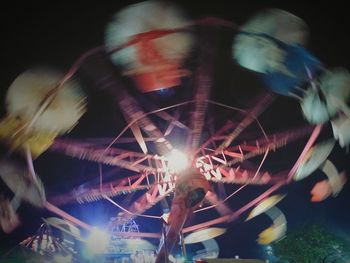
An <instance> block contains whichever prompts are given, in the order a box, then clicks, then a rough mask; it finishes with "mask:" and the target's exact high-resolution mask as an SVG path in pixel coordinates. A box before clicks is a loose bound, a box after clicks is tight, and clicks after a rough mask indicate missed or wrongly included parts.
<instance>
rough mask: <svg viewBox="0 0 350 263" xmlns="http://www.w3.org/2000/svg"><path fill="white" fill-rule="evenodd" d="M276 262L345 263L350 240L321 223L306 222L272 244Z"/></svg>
mask: <svg viewBox="0 0 350 263" xmlns="http://www.w3.org/2000/svg"><path fill="white" fill-rule="evenodd" d="M273 250H274V254H275V256H276V257H277V258H278V261H277V262H289V263H343V262H344V263H347V262H350V242H349V241H348V240H346V239H345V238H342V237H339V236H337V235H335V234H334V233H333V232H331V231H329V230H327V229H326V228H324V227H322V226H321V225H317V224H306V225H303V226H302V227H300V228H299V229H296V230H294V231H292V232H290V233H288V235H287V236H286V237H285V238H284V239H282V240H280V241H279V242H276V243H275V244H274V245H273Z"/></svg>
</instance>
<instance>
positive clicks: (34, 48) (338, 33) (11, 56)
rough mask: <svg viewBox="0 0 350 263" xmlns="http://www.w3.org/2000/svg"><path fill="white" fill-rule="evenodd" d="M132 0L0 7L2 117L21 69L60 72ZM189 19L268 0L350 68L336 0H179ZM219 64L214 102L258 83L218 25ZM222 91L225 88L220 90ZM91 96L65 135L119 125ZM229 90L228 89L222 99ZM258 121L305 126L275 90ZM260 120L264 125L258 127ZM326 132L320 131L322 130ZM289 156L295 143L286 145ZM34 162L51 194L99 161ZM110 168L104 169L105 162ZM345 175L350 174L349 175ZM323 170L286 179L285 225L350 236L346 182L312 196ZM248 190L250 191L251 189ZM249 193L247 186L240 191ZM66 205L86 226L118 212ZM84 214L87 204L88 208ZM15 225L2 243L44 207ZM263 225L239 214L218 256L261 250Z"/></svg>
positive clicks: (34, 222) (273, 126)
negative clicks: (315, 225)
mask: <svg viewBox="0 0 350 263" xmlns="http://www.w3.org/2000/svg"><path fill="white" fill-rule="evenodd" d="M136 2H137V1H103V2H99V3H97V2H95V3H85V2H83V1H74V2H68V1H63V2H60V3H49V2H46V3H39V2H36V1H33V2H31V3H22V2H20V1H17V2H16V1H13V2H11V3H10V4H8V5H6V6H2V7H1V11H0V13H1V15H0V19H1V23H0V24H1V43H2V49H1V57H0V58H1V74H0V97H1V105H2V106H1V116H3V115H4V114H5V109H4V96H5V94H6V90H7V88H8V87H9V85H10V84H11V82H12V81H13V80H14V79H15V77H16V76H17V75H18V74H20V73H21V72H23V71H25V70H27V69H29V68H33V67H36V66H41V65H48V66H53V67H54V68H58V69H61V70H63V71H65V70H68V68H69V67H70V66H71V65H72V64H73V62H74V61H75V60H76V59H77V58H78V57H79V56H80V55H81V54H82V53H83V52H85V51H87V50H88V49H91V48H93V47H95V46H99V45H101V44H103V39H104V29H105V26H106V24H107V23H108V21H110V18H111V16H112V15H113V13H115V12H116V11H118V10H119V9H120V8H121V7H123V6H126V5H128V4H130V3H136ZM177 3H178V4H179V5H181V6H183V7H184V8H185V10H186V11H187V12H188V14H189V15H190V16H191V17H194V18H200V17H203V16H208V15H210V16H218V17H221V18H224V19H228V20H230V21H233V22H235V23H237V24H238V25H240V24H242V23H244V22H245V21H246V20H247V19H248V18H249V17H250V16H252V15H253V14H254V13H255V12H256V11H258V10H261V9H262V8H267V7H277V8H282V9H285V10H287V11H289V12H291V13H293V14H295V15H297V16H299V17H300V18H302V19H304V20H305V22H306V23H307V24H308V25H309V29H310V36H309V43H308V45H307V48H308V49H309V50H310V51H311V52H312V53H313V54H314V55H315V56H316V57H318V58H319V59H320V60H321V61H322V62H323V63H324V64H325V65H326V67H329V68H332V67H337V66H342V67H345V68H347V69H349V68H350V64H349V63H350V62H349V58H350V56H349V55H350V51H349V47H350V39H349V36H348V35H349V22H348V9H347V8H345V4H340V1H339V2H336V1H331V2H329V1H328V2H326V3H315V4H311V3H308V4H301V3H295V2H292V1H288V2H282V1H278V2H273V1H255V2H254V1H241V2H238V1H200V2H199V1H177ZM218 31H219V33H220V34H219V35H220V36H221V37H220V41H221V43H220V52H218V57H219V61H220V62H219V63H218V65H217V67H216V72H215V92H213V96H214V98H215V99H216V100H219V101H222V102H225V103H228V104H231V105H235V106H242V107H244V106H247V105H249V103H248V101H249V99H250V98H252V97H254V95H255V93H257V92H258V91H260V90H261V89H264V88H265V87H263V86H262V85H261V84H260V83H259V80H258V78H257V75H256V74H254V73H251V72H249V71H247V70H244V69H242V68H240V67H239V66H237V65H235V64H234V62H232V59H231V55H230V52H231V51H230V47H231V41H232V37H233V36H234V32H232V31H228V30H225V29H220V30H218ZM228 88H229V90H227V89H228ZM92 95H94V96H93V97H92V98H89V110H88V112H87V114H86V115H85V116H84V117H83V118H82V120H81V123H80V124H79V125H78V126H77V127H76V128H75V129H74V130H73V131H72V133H71V134H70V135H69V136H71V137H77V138H84V137H104V136H112V135H115V134H116V132H115V130H116V129H119V128H120V126H122V125H121V124H115V123H116V122H117V121H118V118H119V115H118V113H117V109H116V108H115V105H114V104H113V101H112V100H108V98H106V96H104V95H103V94H99V93H92ZM228 95H229V96H228ZM262 118H263V119H264V120H265V123H264V124H265V125H266V126H267V129H268V130H269V131H273V130H277V129H279V128H281V129H283V128H288V127H297V126H298V125H301V124H305V122H304V121H303V118H302V116H301V113H300V109H299V106H298V104H297V103H296V101H294V100H292V99H290V98H284V97H278V98H277V99H276V101H275V102H274V104H273V105H272V107H271V108H269V110H268V111H267V112H266V113H265V115H264V116H262ZM264 127H265V126H264ZM325 136H326V135H325ZM289 151H290V154H293V147H290V148H289ZM332 158H334V159H335V160H337V162H339V163H341V166H342V167H343V168H346V169H348V168H349V164H350V161H349V155H347V156H346V155H345V154H344V151H342V150H340V149H338V150H337V152H336V153H334V155H333V156H332ZM35 166H36V169H37V171H38V173H39V175H40V176H41V178H42V180H43V181H44V183H45V186H46V190H47V193H48V196H50V194H52V193H61V192H66V191H69V190H71V188H72V186H76V185H77V184H79V183H83V182H84V180H85V178H87V179H89V180H91V179H93V178H94V177H95V176H96V174H97V166H96V165H95V164H90V163H87V162H79V161H77V160H72V159H69V158H65V157H63V156H61V155H59V154H52V153H45V154H43V155H42V156H41V157H39V158H38V159H37V160H36V162H35ZM106 169H107V168H106ZM348 174H349V173H348ZM321 177H322V175H319V174H315V175H313V176H312V178H309V179H306V180H304V181H302V182H298V183H295V184H292V185H291V186H289V187H287V188H286V189H283V191H284V192H288V196H287V198H285V199H284V200H283V201H282V202H281V203H280V204H279V207H280V208H281V210H283V212H284V213H285V215H286V217H287V220H288V227H289V230H290V229H293V228H294V227H295V226H297V225H299V224H301V223H303V222H305V221H317V222H323V223H324V224H326V225H327V226H329V227H330V228H331V229H332V230H334V231H336V232H338V233H343V234H345V235H350V226H349V222H350V212H349V208H350V205H349V197H350V191H349V183H347V184H346V187H345V189H344V190H343V191H342V192H341V193H340V195H339V196H338V197H336V198H329V199H327V200H325V201H324V202H322V203H311V202H310V201H309V198H310V196H309V191H310V189H311V188H312V185H313V184H314V183H315V182H316V181H317V180H319V178H321ZM253 190H254V189H253ZM245 194H246V195H247V196H249V195H250V194H251V192H249V191H247V192H246V193H245ZM65 209H66V210H67V211H69V212H70V213H72V214H73V215H75V216H77V217H78V218H81V219H82V220H84V221H86V222H88V223H91V224H99V223H100V224H102V223H104V222H106V220H107V221H108V218H109V217H110V216H113V215H114V213H115V211H114V210H115V209H114V208H113V207H111V206H109V205H106V204H105V203H104V204H101V202H99V203H93V204H88V205H84V206H72V207H65ZM91 211H94V212H93V213H91ZM19 213H20V216H21V219H22V225H21V227H19V228H18V229H17V230H16V231H14V233H12V234H10V235H5V234H3V233H0V247H1V248H5V247H11V246H14V245H15V244H17V243H18V242H19V241H21V240H23V239H24V238H25V237H27V236H28V235H30V234H32V233H33V232H35V230H36V229H37V228H38V226H39V225H40V223H41V219H40V217H42V216H48V215H50V214H49V213H47V212H45V211H41V210H38V209H35V208H33V207H31V206H30V205H25V204H24V205H22V206H21V208H20V210H19ZM138 223H139V225H140V227H141V230H143V231H157V225H156V223H154V224H155V226H154V227H153V226H152V224H153V223H151V224H148V223H147V225H146V224H143V220H142V219H139V221H138ZM268 226H269V221H268V219H266V218H263V217H260V218H257V219H254V220H252V221H251V222H248V223H243V220H240V219H239V220H237V221H235V222H234V223H232V224H230V225H228V226H226V227H228V233H227V234H225V235H224V236H221V237H219V238H217V240H218V242H219V244H220V248H221V256H222V257H233V256H234V255H240V256H241V257H262V249H263V248H262V247H261V246H258V245H257V244H256V242H255V239H256V238H257V234H258V233H259V232H261V231H262V230H263V229H265V228H266V227H268Z"/></svg>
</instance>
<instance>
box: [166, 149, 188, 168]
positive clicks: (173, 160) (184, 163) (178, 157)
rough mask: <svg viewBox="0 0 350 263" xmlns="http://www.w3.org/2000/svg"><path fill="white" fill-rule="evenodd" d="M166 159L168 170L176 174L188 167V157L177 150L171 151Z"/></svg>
mask: <svg viewBox="0 0 350 263" xmlns="http://www.w3.org/2000/svg"><path fill="white" fill-rule="evenodd" d="M166 158H167V160H168V166H169V168H170V169H171V170H174V171H176V172H181V171H183V170H185V169H186V168H187V167H188V165H189V160H188V156H187V155H186V154H184V153H183V152H181V151H179V150H177V149H173V150H171V152H170V153H169V154H168V155H167V156H166Z"/></svg>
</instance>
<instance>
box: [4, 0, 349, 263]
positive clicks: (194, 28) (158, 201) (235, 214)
mask: <svg viewBox="0 0 350 263" xmlns="http://www.w3.org/2000/svg"><path fill="white" fill-rule="evenodd" d="M148 12H150V13H151V14H154V17H157V19H158V20H159V15H161V16H162V17H163V20H162V21H163V22H164V23H163V24H162V25H161V26H159V23H158V21H153V20H152V16H151V17H150V16H149V13H148ZM144 13H147V17H145V15H144ZM135 17H139V19H135ZM286 27H287V28H288V29H289V30H288V34H286V33H283V32H285V31H283V30H284V29H285V28H286ZM305 27H306V25H305V24H304V22H303V21H302V20H301V19H299V18H297V17H295V16H293V15H291V14H289V13H287V12H285V11H282V10H275V9H273V10H268V11H265V12H262V13H261V14H258V15H257V16H256V17H254V18H253V19H252V20H250V21H248V23H247V24H246V25H244V26H243V27H238V26H237V25H235V24H233V23H232V22H230V21H226V20H222V19H220V18H206V19H201V20H195V21H193V20H189V19H187V18H186V17H185V16H183V14H182V13H181V12H180V11H179V10H178V9H176V8H175V7H174V6H173V5H171V4H168V3H166V4H164V3H162V2H157V1H147V2H144V3H140V4H137V5H131V6H129V7H127V8H125V9H124V10H122V11H120V12H118V13H117V15H116V16H115V18H114V20H113V21H112V22H111V23H110V24H109V25H108V27H107V30H106V39H105V42H106V45H105V46H103V47H101V48H96V49H93V50H91V51H89V52H87V53H85V54H83V55H82V56H81V57H80V58H79V59H78V60H77V61H76V62H75V63H74V64H73V66H72V67H71V69H70V70H69V71H68V73H67V74H65V75H63V76H62V75H60V74H58V73H57V72H53V71H47V70H46V69H36V70H32V71H28V72H25V73H23V74H22V75H20V76H19V77H18V78H17V79H16V80H15V82H14V83H13V84H12V86H11V88H10V89H9V92H8V96H7V101H8V102H9V103H8V105H9V107H8V113H9V114H8V116H7V117H6V118H5V120H4V121H3V125H2V127H7V128H6V129H1V131H2V134H0V135H1V136H2V137H4V138H8V137H9V134H12V133H14V136H13V137H11V138H12V141H11V143H10V147H11V148H12V149H13V150H18V151H20V152H23V153H25V156H26V158H27V163H28V164H30V160H31V158H35V157H37V156H39V155H40V154H42V153H43V152H44V151H46V150H48V151H53V152H59V153H63V154H65V155H67V156H69V157H72V158H78V159H80V160H82V161H89V162H95V163H97V164H98V165H99V167H100V168H101V166H102V165H107V166H117V167H119V169H120V171H123V172H121V173H120V174H122V176H120V175H119V173H115V175H113V179H112V180H110V179H109V180H108V181H105V179H104V174H103V172H102V169H100V174H99V179H100V180H99V182H98V183H97V184H93V183H88V184H86V183H84V184H83V185H82V187H76V188H74V189H72V191H71V192H70V193H62V194H61V195H57V196H55V197H53V198H51V199H49V201H50V202H48V201H46V199H45V198H46V197H45V194H42V192H43V190H42V184H40V183H38V182H40V178H38V177H37V176H36V175H35V171H34V168H33V167H31V169H30V173H29V174H30V175H29V176H28V178H29V179H30V180H29V181H30V182H35V185H38V186H41V188H40V189H41V192H40V193H41V199H40V202H39V203H40V206H41V207H43V208H46V209H48V210H50V211H52V212H54V213H56V214H58V215H60V216H62V217H63V218H65V219H66V220H68V221H71V222H73V223H75V224H77V225H78V226H80V227H83V228H86V229H90V228H91V226H89V225H88V224H86V223H84V222H82V221H81V220H79V219H77V218H74V217H72V216H70V215H68V214H67V213H65V212H64V211H62V210H61V209H59V208H58V206H61V205H63V204H66V203H78V204H82V203H87V202H109V203H111V204H113V205H114V206H115V207H116V210H117V211H120V212H122V213H120V214H119V215H118V218H117V219H116V220H117V221H118V222H117V221H116V222H117V223H116V222H115V224H113V226H115V227H114V228H113V230H112V232H113V233H114V232H117V234H116V235H118V236H123V237H146V238H147V237H149V238H158V239H161V242H160V244H159V248H158V251H157V252H158V255H157V261H156V262H164V258H168V253H169V252H170V251H171V249H172V248H173V247H174V246H175V245H176V243H177V241H178V239H179V236H180V240H182V241H183V242H185V243H186V237H185V238H184V237H183V235H186V236H189V233H192V234H193V232H194V233H197V234H195V237H194V238H193V236H192V237H191V238H192V239H191V240H201V239H200V238H199V236H200V233H201V232H200V231H203V230H205V229H208V228H212V227H213V226H217V225H220V224H227V223H230V222H232V221H234V220H236V219H238V218H240V217H243V216H245V213H247V212H249V211H250V214H249V216H248V220H249V219H251V218H253V217H255V216H258V215H259V214H262V213H265V214H266V215H268V216H269V217H270V218H271V220H272V221H273V224H272V225H271V227H270V228H268V229H266V231H264V232H263V233H261V235H260V236H259V240H258V242H259V243H261V244H268V243H270V242H273V241H276V240H278V239H280V238H281V237H282V236H283V235H284V234H285V232H286V222H287V221H286V218H285V216H284V215H283V213H282V211H281V210H279V209H278V208H277V207H276V206H275V205H276V204H277V203H278V202H279V201H281V200H282V199H283V196H281V195H276V192H277V191H278V189H280V188H281V187H282V186H285V185H288V184H290V183H292V182H293V181H295V180H301V179H303V178H305V177H306V176H308V175H310V174H311V173H312V172H313V171H315V170H316V169H318V168H320V169H323V171H324V172H325V173H326V174H327V176H328V175H329V176H328V177H329V179H328V180H327V181H326V182H324V184H322V186H320V185H319V186H318V188H317V189H316V190H315V191H316V192H317V193H320V191H321V194H319V195H321V196H318V197H319V198H321V199H322V198H326V197H327V196H329V195H331V194H333V195H334V196H335V195H336V194H338V193H339V192H340V190H341V188H342V186H343V185H344V184H345V181H346V177H345V175H343V174H340V173H337V174H336V175H334V173H333V172H334V168H335V171H337V169H336V167H334V165H332V164H330V163H329V160H328V163H327V157H328V156H329V154H330V152H331V151H332V149H333V147H334V144H335V143H336V140H339V142H340V143H341V145H342V146H343V145H346V144H348V143H349V135H348V133H346V132H345V130H346V129H345V128H344V127H347V125H348V119H347V117H346V116H348V115H347V114H348V108H347V105H346V103H347V102H346V100H347V98H348V97H349V96H350V92H348V88H344V87H345V86H346V85H345V84H344V83H348V82H349V76H348V75H349V74H348V73H347V72H344V71H339V70H338V71H335V75H336V76H337V77H338V76H339V78H340V80H339V81H338V80H337V81H335V80H334V82H335V83H336V84H335V85H338V86H337V87H339V88H337V89H336V91H333V90H331V89H332V88H329V86H332V85H329V83H333V80H331V79H332V77H333V75H332V74H331V73H330V72H329V71H326V73H325V75H322V76H321V78H320V83H321V84H319V83H316V82H317V81H316V78H317V76H318V74H320V73H319V72H323V71H324V66H323V65H322V63H320V62H319V61H318V60H317V59H316V58H315V57H313V56H312V55H311V54H309V53H308V52H307V50H306V49H305V48H303V46H302V45H303V44H304V41H305V34H306V33H305ZM220 28H225V29H229V30H232V31H237V32H238V33H237V37H236V39H235V41H234V43H233V48H232V49H233V53H234V55H233V56H234V58H235V59H236V60H237V62H238V63H239V64H240V65H241V66H243V67H245V68H248V69H250V70H254V71H256V72H259V73H261V74H262V75H263V78H262V81H264V83H267V84H268V85H269V87H271V90H272V91H273V92H275V93H278V94H280V95H285V96H291V97H293V98H297V99H298V100H300V103H301V106H302V110H303V113H304V115H305V118H306V119H307V120H308V121H309V122H310V123H311V125H310V124H307V123H306V122H305V125H304V126H302V127H300V126H298V127H289V128H288V129H287V130H281V131H276V132H268V131H267V130H266V129H265V128H264V123H261V122H260V120H259V117H260V116H261V115H262V114H263V113H264V111H265V110H266V109H268V108H269V107H270V105H271V104H272V103H273V101H274V100H276V99H278V97H277V95H275V94H274V93H272V92H271V91H269V90H265V91H262V92H261V93H260V94H258V95H256V96H255V97H254V98H252V99H251V102H250V105H249V106H248V107H246V108H242V107H237V106H236V105H227V104H225V103H222V102H221V101H216V100H212V99H211V94H212V92H213V90H212V89H213V86H214V85H213V81H214V80H213V78H214V71H215V65H216V64H215V63H216V52H218V50H217V48H218V47H217V46H216V44H217V43H216V41H214V40H215V38H213V32H214V34H218V32H219V31H220ZM193 47H196V52H194V51H193ZM253 51H254V52H253ZM189 56H192V57H194V58H195V59H194V60H195V63H194V66H192V67H189V68H186V67H185V65H186V63H185V59H186V57H189ZM192 59H193V58H192ZM113 63H114V64H115V65H117V67H118V68H119V71H116V70H115V68H113V67H114V66H115V65H114V64H113ZM300 65H302V66H300ZM116 72H117V73H116ZM79 75H80V76H82V77H83V78H84V77H85V78H86V79H87V80H88V81H90V82H91V83H92V86H93V87H94V88H95V89H98V90H99V91H101V92H104V93H105V94H106V95H107V96H110V97H111V98H112V99H113V101H114V102H115V104H116V105H117V107H118V108H119V110H120V112H121V114H122V116H123V117H124V121H125V123H126V124H125V127H124V128H123V129H121V131H120V132H119V133H118V134H117V135H116V136H115V138H113V139H103V138H92V139H71V138H63V137H61V136H60V135H62V134H64V133H67V132H69V131H70V129H72V128H73V127H74V126H75V125H79V124H77V122H78V120H79V118H80V117H81V116H82V114H83V113H84V111H86V105H87V107H88V103H87V102H86V97H85V95H84V94H83V92H82V90H83V89H82V88H81V87H80V86H79V85H78V84H77V82H76V79H75V78H77V76H79ZM125 78H127V79H131V80H132V81H133V82H132V83H133V84H132V85H130V83H129V84H126V82H125ZM186 78H190V79H191V82H190V84H188V85H187V86H186V88H187V89H188V90H189V91H188V92H187V93H186V94H187V95H188V94H189V95H188V96H185V97H180V98H176V99H174V100H173V101H176V103H173V104H169V105H166V106H164V105H162V106H159V104H157V103H156V102H155V103H153V102H154V101H153V102H152V101H148V103H144V101H145V100H148V98H149V97H147V94H160V93H161V92H166V91H167V90H172V89H174V90H175V91H176V89H177V88H176V87H178V86H181V85H183V86H185V84H184V83H183V79H186ZM322 83H325V84H324V86H322ZM317 85H319V86H320V87H318V86H317ZM327 85H328V86H327ZM28 86H29V87H31V89H29V92H28V94H26V93H25V92H24V91H23V87H28ZM131 86H132V87H131ZM301 86H307V88H305V90H306V91H305V90H304V91H301V90H302V89H301V88H300V87H301ZM309 86H310V88H309ZM316 86H317V87H316ZM27 90H28V89H27ZM31 90H34V91H35V92H33V93H35V94H36V95H33V94H30V91H31ZM135 91H136V92H135ZM21 92H24V93H23V94H25V95H27V96H28V98H27V97H25V96H24V95H21V98H23V99H21V100H20V101H18V94H19V93H21ZM326 92H329V94H331V95H329V97H327V93H326ZM322 93H323V95H322ZM37 94H40V96H38V97H35V96H37ZM33 96H34V97H35V98H36V100H33V99H32V98H33ZM156 96H157V95H156ZM141 97H142V99H140V98H141ZM310 97H312V99H311V98H310ZM323 97H325V98H323ZM341 98H343V99H341ZM310 103H314V104H312V105H313V106H315V105H317V107H320V108H322V110H323V111H322V112H324V114H323V115H322V116H320V115H317V116H316V115H312V112H311V111H310V107H311V106H310ZM19 105H20V106H19ZM27 109H33V110H31V111H28V110H27ZM340 111H341V112H342V113H341V114H339V112H340ZM62 116H64V117H63V118H62ZM336 118H338V119H336ZM61 120H62V121H61ZM329 120H331V121H332V125H333V129H334V135H335V138H334V139H331V140H330V141H329V142H328V143H326V145H321V146H320V147H318V148H317V147H313V145H314V144H315V142H316V139H317V137H318V135H319V134H320V132H321V129H322V124H323V123H325V122H326V121H329ZM300 141H301V142H302V143H303V144H304V146H303V147H301V148H300V149H298V150H297V152H298V156H297V158H296V159H295V160H293V161H294V163H293V161H292V162H290V165H287V166H286V167H283V169H280V170H278V169H271V167H269V166H268V165H266V162H267V160H268V159H269V158H270V156H273V155H275V156H276V155H278V154H279V151H282V150H283V149H285V148H288V147H291V145H292V144H294V143H295V142H300ZM320 153H324V154H323V156H321V155H320ZM3 162H4V164H2V166H4V165H9V163H8V162H5V161H3ZM34 163H35V162H34ZM9 166H10V165H9ZM332 171H333V172H332ZM15 173H17V174H19V172H15ZM330 174H332V175H330ZM1 178H2V179H3V180H4V181H5V182H6V183H7V184H8V185H9V186H10V188H11V190H12V191H13V192H14V193H20V192H19V190H18V187H17V186H16V185H14V184H13V183H12V181H11V179H10V178H9V176H7V175H6V173H3V172H2V173H1ZM249 187H253V188H254V189H256V188H257V187H259V188H260V190H258V191H255V192H254V197H252V198H250V199H249V198H248V199H247V198H242V200H243V199H244V203H240V202H237V204H236V205H232V203H234V202H230V200H232V199H234V198H236V197H238V196H241V195H242V193H243V192H244V190H245V189H247V188H249ZM321 188H322V189H324V188H326V189H327V190H326V193H325V191H323V190H319V189H321ZM274 194H275V195H274ZM326 195H327V196H326ZM18 196H19V197H20V198H21V195H20V194H19V195H18ZM22 199H23V198H22ZM120 200H124V201H123V202H120ZM33 202H34V201H33ZM2 203H3V206H4V207H5V206H6V208H4V209H7V210H10V211H11V212H12V214H14V212H13V210H16V209H14V207H13V206H12V207H11V204H9V203H8V202H2ZM154 207H158V208H160V209H159V210H158V212H154V209H153V208H154ZM150 210H152V213H150V212H149V211H150ZM203 214H205V216H203ZM137 217H144V218H146V219H147V218H149V219H151V220H159V221H160V222H161V223H162V224H163V226H164V229H163V230H160V231H159V232H158V233H144V232H140V231H139V228H138V226H137V225H136V224H131V225H128V224H126V222H134V221H133V220H134V219H135V218H137ZM190 218H195V219H196V220H190V221H189V220H188V219H190ZM201 218H204V219H201ZM6 220H7V221H6ZM10 221H11V220H10V219H8V218H7V219H4V220H3V219H2V221H1V223H2V225H4V226H5V225H6V223H8V222H10ZM121 222H124V223H121ZM189 222H190V223H189ZM193 222H195V223H193ZM121 226H122V227H124V228H123V229H119V227H121ZM116 227H117V228H118V229H116ZM3 228H4V227H3ZM10 228H11V227H10ZM4 229H5V228H4ZM224 232H225V231H221V230H215V231H209V232H208V233H213V235H212V238H213V237H215V236H216V234H217V235H221V234H224ZM187 240H190V238H189V237H188V239H187ZM202 241H203V240H202ZM187 242H192V241H187Z"/></svg>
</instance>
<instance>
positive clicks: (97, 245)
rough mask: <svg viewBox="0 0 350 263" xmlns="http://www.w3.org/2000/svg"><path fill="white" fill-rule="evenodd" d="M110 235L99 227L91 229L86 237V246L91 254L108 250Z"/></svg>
mask: <svg viewBox="0 0 350 263" xmlns="http://www.w3.org/2000/svg"><path fill="white" fill-rule="evenodd" d="M108 241H109V236H108V234H107V233H106V232H103V231H101V230H99V229H97V228H93V229H92V230H91V233H90V236H89V237H88V238H87V239H86V248H87V250H88V252H89V253H91V254H101V253H104V252H106V249H107V245H108Z"/></svg>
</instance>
